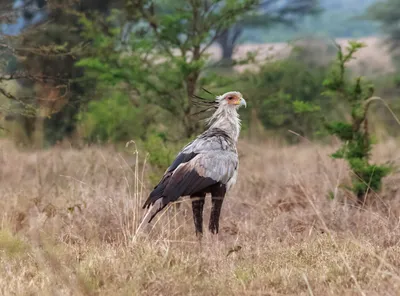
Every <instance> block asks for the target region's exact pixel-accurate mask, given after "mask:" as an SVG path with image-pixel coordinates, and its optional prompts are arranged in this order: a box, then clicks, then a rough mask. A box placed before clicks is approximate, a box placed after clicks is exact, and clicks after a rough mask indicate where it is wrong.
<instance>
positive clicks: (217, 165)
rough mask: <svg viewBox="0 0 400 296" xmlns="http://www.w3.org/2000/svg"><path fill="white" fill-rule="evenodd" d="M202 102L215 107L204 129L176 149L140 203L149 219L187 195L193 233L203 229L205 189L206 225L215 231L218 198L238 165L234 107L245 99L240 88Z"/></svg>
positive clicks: (232, 181) (237, 123)
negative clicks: (208, 204)
mask: <svg viewBox="0 0 400 296" xmlns="http://www.w3.org/2000/svg"><path fill="white" fill-rule="evenodd" d="M196 98H198V99H201V98H200V97H196ZM203 104H205V105H207V107H208V108H207V109H210V108H214V109H216V110H215V112H214V114H213V115H212V116H211V117H210V118H208V119H207V125H208V129H207V130H206V131H205V132H203V133H202V134H200V135H199V136H198V137H197V138H196V139H195V140H193V141H192V142H190V143H189V144H187V145H186V146H185V147H184V148H183V149H182V151H180V152H179V153H178V155H177V156H176V158H175V160H174V161H173V163H172V164H171V166H170V167H169V168H168V169H167V170H166V171H165V173H164V175H163V177H162V178H161V180H160V182H159V183H158V185H157V186H156V187H155V188H154V189H153V191H152V192H151V193H150V195H149V197H148V198H147V200H146V202H145V203H144V205H143V209H145V208H147V209H149V210H148V212H147V214H146V215H145V218H144V221H145V220H146V219H148V223H150V222H151V220H153V218H154V217H155V216H156V215H157V214H158V213H159V212H160V211H161V210H162V209H164V208H165V207H166V206H167V205H168V204H169V203H171V202H174V201H176V200H177V199H178V198H180V197H181V196H190V198H191V199H192V210H193V220H194V226H195V230H196V235H202V233H203V208H204V201H205V196H206V194H207V193H211V198H212V208H211V215H210V221H209V227H208V228H209V230H210V231H211V233H213V234H217V233H218V229H219V218H220V213H221V207H222V202H223V200H224V197H225V194H226V192H227V191H229V189H231V188H232V185H234V184H235V183H236V178H237V171H238V166H239V158H238V153H237V149H236V143H237V141H238V137H239V132H240V119H239V114H238V112H237V110H238V109H239V107H240V106H245V107H246V101H245V100H244V99H243V97H242V94H241V93H240V92H236V91H231V92H227V93H225V94H223V95H221V96H217V97H216V99H215V101H211V102H210V101H208V102H206V101H204V102H203Z"/></svg>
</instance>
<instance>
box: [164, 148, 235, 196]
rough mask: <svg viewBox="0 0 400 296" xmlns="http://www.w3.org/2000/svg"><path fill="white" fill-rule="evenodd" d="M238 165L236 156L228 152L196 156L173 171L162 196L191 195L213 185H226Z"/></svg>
mask: <svg viewBox="0 0 400 296" xmlns="http://www.w3.org/2000/svg"><path fill="white" fill-rule="evenodd" d="M238 163H239V160H238V156H237V154H236V153H233V152H230V151H219V152H217V153H214V152H208V153H201V154H198V155H197V156H196V157H194V158H193V159H192V160H190V161H188V162H187V163H184V164H181V165H180V166H179V167H178V168H177V169H176V170H175V172H174V173H173V175H172V176H171V179H170V181H169V182H168V185H167V186H166V188H165V190H164V195H165V196H178V197H179V196H185V195H191V194H193V193H196V192H198V191H201V190H203V189H205V188H206V187H208V186H211V185H213V184H217V183H222V184H227V183H228V182H229V180H230V179H231V178H232V177H233V176H234V173H235V171H236V169H237V166H238Z"/></svg>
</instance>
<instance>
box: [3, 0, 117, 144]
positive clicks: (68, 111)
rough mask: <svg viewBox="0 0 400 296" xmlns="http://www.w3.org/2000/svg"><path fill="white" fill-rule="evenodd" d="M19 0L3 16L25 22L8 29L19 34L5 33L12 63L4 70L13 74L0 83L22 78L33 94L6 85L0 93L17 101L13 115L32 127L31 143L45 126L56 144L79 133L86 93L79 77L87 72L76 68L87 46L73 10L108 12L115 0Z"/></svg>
mask: <svg viewBox="0 0 400 296" xmlns="http://www.w3.org/2000/svg"><path fill="white" fill-rule="evenodd" d="M16 2H18V3H15V5H14V6H11V5H10V6H9V7H8V11H7V12H8V13H10V14H11V15H13V17H11V18H7V19H6V20H1V21H4V22H5V23H7V24H8V25H9V26H8V27H6V28H9V27H12V26H13V25H14V26H17V27H18V25H20V24H22V27H19V28H18V29H17V30H14V31H13V30H6V32H9V33H10V34H11V33H12V34H15V35H16V36H15V37H12V38H10V36H6V35H5V34H4V35H3V36H1V37H2V38H1V40H2V41H3V42H4V43H2V44H1V46H0V49H1V50H2V52H1V53H2V56H3V57H4V60H5V62H6V66H7V67H6V68H3V70H5V71H8V74H7V75H4V76H3V77H1V78H0V81H3V80H6V81H11V80H14V81H17V82H18V83H19V84H20V86H21V89H22V90H23V92H25V93H26V92H27V91H26V90H29V95H24V94H22V93H21V92H17V93H15V94H14V93H7V92H5V91H4V89H2V88H0V92H1V93H2V94H3V95H4V96H6V97H7V98H8V99H9V100H11V101H13V102H14V104H13V110H11V111H12V112H11V113H17V115H18V116H14V118H15V119H16V120H17V121H18V122H20V123H21V125H22V126H24V127H28V128H25V129H26V133H27V135H28V138H30V140H31V141H32V137H33V134H34V133H35V129H41V130H43V131H44V133H43V135H44V137H45V142H47V143H49V144H54V143H56V142H57V141H59V140H61V139H63V138H64V137H67V136H72V134H73V133H74V131H75V128H76V117H77V113H78V111H79V106H80V104H81V95H82V94H83V92H84V90H83V89H82V88H81V87H80V86H79V85H78V84H77V83H76V81H75V80H76V79H77V78H78V77H81V76H82V75H83V73H82V71H79V69H76V68H75V67H74V62H75V61H76V60H77V59H78V58H79V55H80V53H81V51H82V46H83V44H82V43H81V39H80V36H79V31H80V28H79V26H78V24H77V21H76V17H75V16H74V15H72V14H71V13H70V12H71V11H72V10H78V11H81V12H87V11H88V10H93V11H95V10H96V11H101V12H102V13H104V12H106V11H107V8H108V4H109V3H110V1H108V0H107V1H101V3H95V2H93V1H90V0H82V1H80V2H79V3H77V2H75V1H60V0H51V1H43V0H34V1H30V0H29V1H28V0H21V1H16ZM13 23H16V24H17V25H15V24H13ZM22 30H23V33H22ZM11 31H13V32H11ZM7 63H8V65H7ZM27 110H29V111H30V112H29V114H27V112H26V111H27ZM13 115H15V114H13ZM36 118H38V119H39V120H35V119H36ZM34 122H40V123H41V125H42V126H41V127H38V126H36V123H34Z"/></svg>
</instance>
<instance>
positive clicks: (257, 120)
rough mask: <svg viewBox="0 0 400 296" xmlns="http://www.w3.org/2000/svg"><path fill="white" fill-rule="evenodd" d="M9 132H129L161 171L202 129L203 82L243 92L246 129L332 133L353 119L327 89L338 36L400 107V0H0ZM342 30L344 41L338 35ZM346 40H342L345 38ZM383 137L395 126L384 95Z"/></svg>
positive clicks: (0, 61)
mask: <svg viewBox="0 0 400 296" xmlns="http://www.w3.org/2000/svg"><path fill="white" fill-rule="evenodd" d="M0 7H1V8H0V22H1V24H2V25H1V33H0V52H1V54H0V67H1V75H0V127H1V130H0V135H1V136H2V137H10V138H12V139H13V140H14V141H15V142H16V143H17V144H18V145H20V146H21V147H34V148H46V147H50V146H52V145H55V144H58V143H63V142H64V143H68V144H70V145H74V146H81V145H86V144H115V145H122V144H125V143H126V142H127V141H130V140H134V141H135V142H136V144H137V145H139V146H140V147H141V148H143V149H145V150H146V151H147V152H149V153H150V154H149V155H150V158H149V159H150V162H151V163H152V164H153V165H154V166H156V167H157V166H158V167H160V168H162V169H165V167H166V166H167V165H168V164H169V162H170V161H171V159H172V158H173V157H174V155H175V153H176V151H177V149H179V148H180V147H181V145H182V143H185V142H187V140H188V139H190V138H193V137H194V136H195V135H196V134H197V133H199V132H200V131H201V130H202V129H203V122H202V119H203V118H204V116H203V115H195V113H196V112H197V111H198V109H197V107H196V106H195V105H194V104H193V102H192V101H191V97H192V96H193V95H194V94H197V95H200V96H204V97H207V98H209V99H213V95H211V94H209V93H207V92H206V91H205V90H204V89H206V90H208V91H210V92H211V93H215V94H221V93H223V92H225V91H228V90H238V91H241V92H242V93H243V94H244V96H245V98H246V99H247V101H248V103H249V104H248V105H249V107H248V108H247V109H245V110H242V111H241V113H242V118H243V133H242V136H243V137H244V138H247V139H248V140H249V141H267V140H269V139H271V138H273V139H277V140H282V141H287V142H289V143H296V142H298V141H299V140H300V138H299V137H298V136H295V135H294V134H293V133H290V132H289V131H290V130H291V131H294V132H295V133H298V134H300V135H301V136H304V137H306V138H308V139H311V140H315V141H322V142H324V141H325V142H326V141H330V138H329V135H328V134H329V133H328V131H327V130H326V128H325V127H324V122H325V121H326V120H327V119H329V120H343V119H346V118H349V116H350V112H351V111H348V110H350V109H349V106H348V105H347V103H346V101H345V100H342V98H341V97H340V95H332V94H330V95H327V94H326V91H325V90H326V89H325V88H326V81H327V79H329V75H330V73H331V71H332V67H334V64H335V63H334V61H335V56H336V53H337V51H338V47H337V46H338V44H341V45H342V46H343V45H344V44H346V41H347V40H348V39H351V38H353V39H354V38H356V39H357V40H360V41H363V42H364V43H365V45H366V47H364V48H361V49H360V50H359V52H358V53H357V55H356V57H357V59H356V60H355V61H352V62H351V63H350V64H349V67H350V70H349V71H347V72H346V77H345V79H353V78H354V76H355V75H361V76H363V78H362V79H363V81H365V83H368V84H371V85H374V88H375V93H376V94H377V95H379V96H382V97H383V98H384V99H385V101H386V102H387V103H388V104H389V105H390V107H391V108H392V110H393V112H395V113H397V114H399V111H400V102H399V100H398V96H399V93H400V75H399V74H398V73H399V71H400V67H399V63H398V60H399V59H398V57H399V53H400V51H399V49H400V44H399V42H400V2H399V1H398V0H384V1H375V0H319V1H318V0H185V1H183V0H158V1H157V0H154V1H148V0H115V1H112V0H104V1H95V0H79V1H78V0H69V1H61V0H49V1H44V0H16V1H4V0H0ZM335 40H336V41H335ZM336 42H337V44H336ZM370 109H371V110H370V111H369V113H370V117H371V118H370V131H371V133H373V135H374V137H381V138H383V137H388V136H398V130H399V129H398V126H397V125H395V119H394V118H393V116H392V115H391V113H390V112H389V111H388V109H387V108H386V107H385V106H384V105H383V104H379V103H378V104H374V105H373V106H371V108H370Z"/></svg>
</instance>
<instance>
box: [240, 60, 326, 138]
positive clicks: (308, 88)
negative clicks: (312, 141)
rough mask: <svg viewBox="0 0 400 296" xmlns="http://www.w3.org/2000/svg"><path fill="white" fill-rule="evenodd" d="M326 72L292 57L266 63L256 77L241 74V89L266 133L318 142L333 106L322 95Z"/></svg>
mask: <svg viewBox="0 0 400 296" xmlns="http://www.w3.org/2000/svg"><path fill="white" fill-rule="evenodd" d="M327 71H328V67H327V66H326V65H313V66H310V65H309V64H308V63H307V61H306V60H304V59H299V58H297V56H296V55H295V53H293V54H292V56H291V57H289V58H287V59H284V60H278V61H273V62H267V63H266V64H264V65H263V66H262V67H261V69H260V71H258V72H256V73H254V72H246V73H244V74H242V75H241V77H240V81H241V89H242V90H243V92H244V93H245V94H246V96H247V97H249V106H250V104H251V107H252V108H255V109H256V112H257V116H258V118H259V120H260V121H261V123H262V125H263V126H264V128H265V129H267V130H274V131H276V132H278V133H279V134H281V135H284V136H285V138H287V139H290V140H291V141H293V140H295V139H294V138H293V135H291V134H290V133H288V130H293V131H295V132H297V133H299V134H302V135H304V136H306V137H309V138H315V137H316V136H318V134H320V133H321V132H322V130H321V127H322V126H323V124H322V119H321V118H322V117H321V111H322V110H329V111H328V112H331V110H332V109H331V102H328V101H326V100H324V97H323V96H322V95H321V92H322V90H323V88H322V82H323V79H324V76H325V75H326V73H327ZM296 139H297V138H296Z"/></svg>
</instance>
